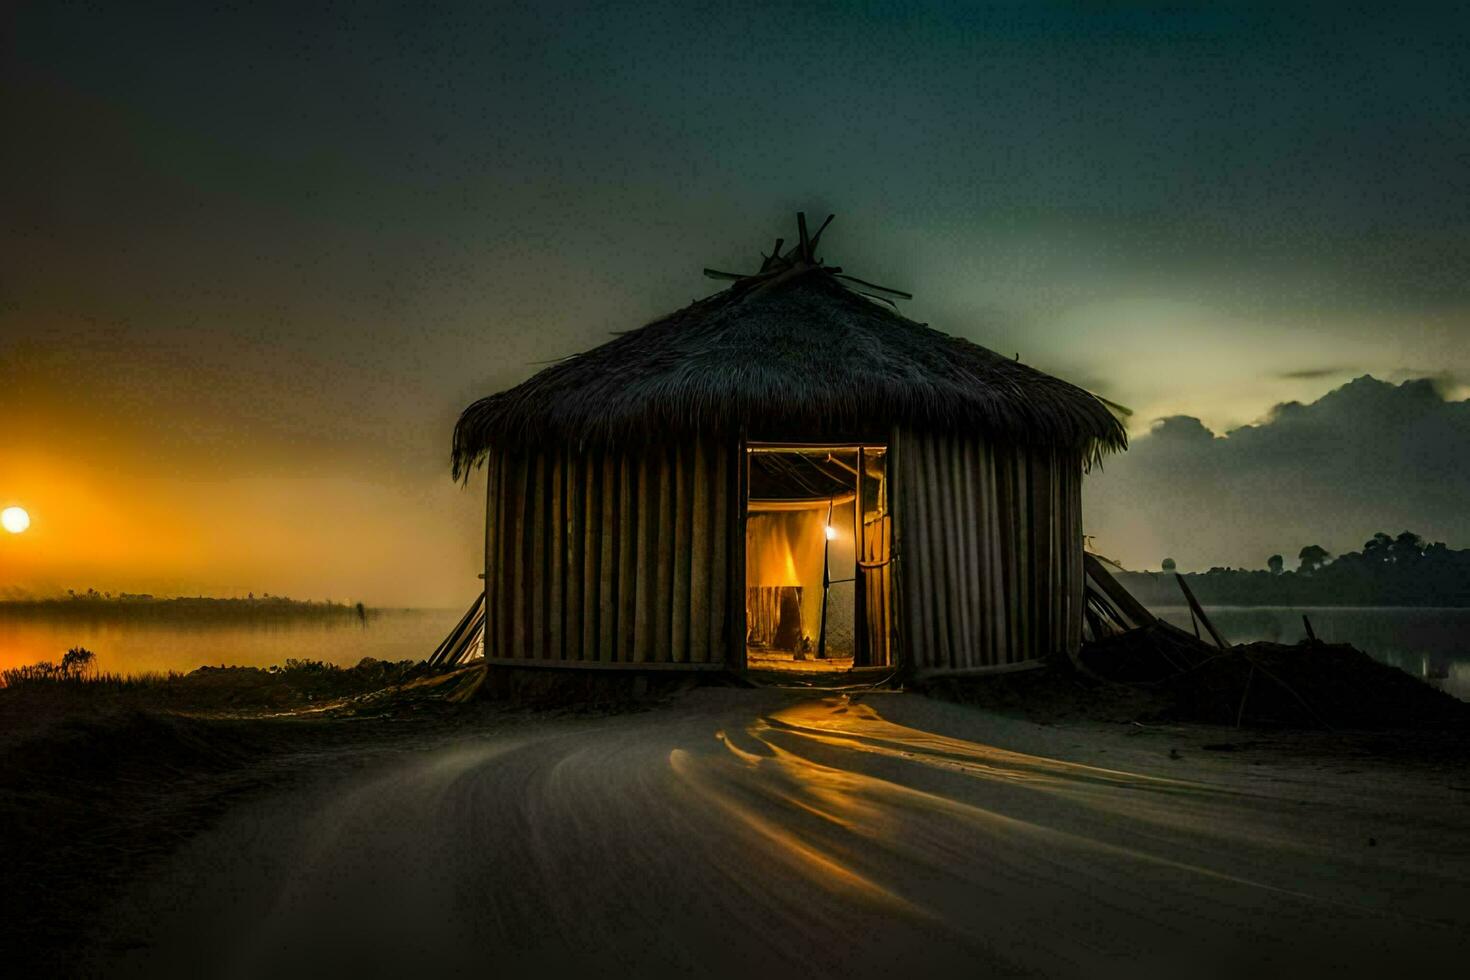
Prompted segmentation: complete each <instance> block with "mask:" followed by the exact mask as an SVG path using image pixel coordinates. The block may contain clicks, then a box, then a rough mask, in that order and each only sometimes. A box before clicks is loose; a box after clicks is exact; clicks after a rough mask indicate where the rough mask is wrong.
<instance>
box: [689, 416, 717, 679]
mask: <svg viewBox="0 0 1470 980" xmlns="http://www.w3.org/2000/svg"><path fill="white" fill-rule="evenodd" d="M693 455H694V459H693V469H692V471H691V475H690V486H689V498H690V499H689V508H690V524H689V660H690V661H691V662H693V663H708V662H709V659H710V655H709V650H710V643H709V639H710V627H709V618H710V601H709V600H710V595H709V589H710V521H711V518H712V517H713V516H714V515H713V514H712V513H711V508H710V472H709V454H708V452H707V451H706V444H705V441H704V440H702V439H701V440H698V441H696V442H695V443H694V453H693Z"/></svg>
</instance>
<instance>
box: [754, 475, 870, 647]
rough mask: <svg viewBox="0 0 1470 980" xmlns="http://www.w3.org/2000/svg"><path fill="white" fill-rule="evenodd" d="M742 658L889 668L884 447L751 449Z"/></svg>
mask: <svg viewBox="0 0 1470 980" xmlns="http://www.w3.org/2000/svg"><path fill="white" fill-rule="evenodd" d="M746 460H747V466H748V468H749V469H748V476H747V480H748V484H747V485H748V487H749V492H748V495H747V507H746V521H745V621H746V662H747V664H748V665H749V666H751V667H756V668H767V669H798V670H846V669H850V668H852V667H854V666H879V667H881V666H886V665H887V664H888V662H889V661H888V657H889V651H890V646H891V645H890V643H889V642H888V635H887V631H888V628H889V620H888V588H887V556H888V553H889V550H890V549H889V545H888V536H889V533H890V532H889V523H888V517H887V496H888V494H887V485H886V483H887V481H886V467H885V463H886V451H885V449H884V448H883V447H877V446H754V447H751V448H750V449H749V450H748V451H747V454H746Z"/></svg>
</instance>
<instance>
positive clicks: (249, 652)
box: [0, 607, 461, 674]
mask: <svg viewBox="0 0 1470 980" xmlns="http://www.w3.org/2000/svg"><path fill="white" fill-rule="evenodd" d="M460 615H461V612H459V611H456V610H453V609H387V610H377V611H373V612H371V613H369V615H368V618H367V621H366V623H363V622H359V620H358V619H357V617H356V615H355V614H354V615H345V614H344V615H342V616H332V617H320V616H299V617H293V616H289V615H285V616H282V615H275V616H270V615H263V616H261V617H258V618H249V619H240V618H236V617H232V618H230V619H227V620H210V619H208V618H198V619H192V620H179V619H172V618H160V619H143V618H138V617H134V616H122V615H117V616H109V615H107V613H106V611H105V610H103V611H100V612H99V613H98V614H97V615H88V616H84V617H78V616H69V615H64V616H58V615H48V614H47V613H46V612H45V611H43V610H42V611H38V610H34V609H25V610H21V609H14V608H12V609H5V608H3V607H0V669H3V668H9V667H16V666H19V665H21V664H30V663H36V662H37V661H41V660H52V661H54V660H58V659H60V657H61V655H62V654H63V653H65V652H66V650H67V649H68V648H69V647H74V646H84V647H86V648H87V649H89V650H91V651H93V652H94V653H96V654H97V667H98V669H99V670H102V671H107V672H115V673H122V674H136V673H143V672H147V671H178V672H181V673H184V672H188V671H191V670H194V669H195V668H197V667H201V666H205V665H214V666H219V665H221V664H228V665H230V666H246V667H266V666H270V665H271V664H279V663H282V662H283V661H285V660H287V659H292V658H294V659H299V660H324V661H326V662H328V663H333V664H338V665H340V666H351V665H353V664H356V663H357V662H358V661H360V660H362V658H364V657H373V658H376V659H378V660H395V661H396V660H409V659H413V660H421V659H423V658H424V657H426V656H428V655H429V654H430V653H432V652H433V651H434V647H435V645H436V644H438V642H439V641H440V640H442V639H443V638H444V636H445V635H446V634H448V632H449V631H450V630H451V629H452V628H453V627H454V624H455V623H456V622H457V621H458V619H459V617H460Z"/></svg>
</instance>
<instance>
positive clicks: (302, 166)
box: [0, 2, 1470, 606]
mask: <svg viewBox="0 0 1470 980" xmlns="http://www.w3.org/2000/svg"><path fill="white" fill-rule="evenodd" d="M1375 6H1377V5H1375ZM1444 6H1446V5H1434V6H1433V7H1427V6H1426V7H1424V8H1422V9H1419V8H1415V7H1413V6H1412V5H1410V6H1404V5H1399V6H1396V7H1394V8H1393V9H1391V10H1374V9H1371V8H1369V7H1362V8H1359V7H1358V5H1354V4H1350V3H1334V4H1330V5H1328V4H1324V5H1311V4H1305V5H1303V4H1291V5H1287V4H1242V5H1231V4H1211V5H1194V4H1179V3H1169V4H1162V3H1116V4H1109V3H1100V2H1075V3H1034V2H1033V3H1007V4H993V5H980V4H934V5H925V4H877V3H874V4H830V3H815V2H814V3H806V4H774V5H763V4H740V5H734V4H715V5H701V4H696V3H684V4H676V5H670V6H668V7H659V6H657V5H653V4H640V5H623V4H590V5H567V4H555V3H538V4H531V5H524V6H516V5H498V4H489V3H451V4H425V3H411V4H409V3H403V4H389V3H372V2H353V3H341V4H335V5H332V4H325V5H300V4H276V5H269V4H249V3H232V4H228V5H215V4H208V3H200V2H191V3H158V4H102V3H90V4H88V3H76V4H70V3H50V4H29V5H27V4H20V5H8V6H7V7H6V12H5V13H4V14H0V18H3V20H0V123H3V126H4V130H3V131H4V133H5V134H6V135H5V138H4V139H0V215H3V217H0V506H9V505H12V504H15V505H21V506H25V507H26V508H27V510H28V511H29V512H30V514H31V517H32V526H31V529H30V530H29V531H27V532H26V533H25V534H23V535H16V536H4V537H0V594H22V593H28V594H46V593H53V592H58V591H61V590H64V589H67V588H77V589H84V588H88V587H94V588H97V589H99V590H101V589H108V590H113V591H121V590H127V591H151V592H156V593H166V594H195V593H206V594H224V595H229V594H243V593H244V592H246V591H247V590H249V591H255V592H257V593H259V592H263V591H268V592H272V593H278V594H279V593H284V594H289V595H293V596H298V597H302V598H316V599H320V598H336V599H351V600H357V599H361V600H365V601H367V602H370V603H374V604H406V605H425V604H428V605H442V606H458V605H463V604H465V603H467V602H468V599H469V597H470V596H472V595H473V594H474V592H475V591H476V590H477V589H478V582H477V580H476V579H475V574H476V571H477V568H478V564H479V561H480V549H481V545H480V541H481V537H480V536H481V522H482V519H483V512H484V501H483V487H482V486H481V485H479V484H477V483H476V482H475V481H473V480H472V481H471V482H470V484H469V485H468V486H459V485H456V484H455V483H454V482H453V481H452V480H451V479H450V476H449V465H448V452H449V438H450V431H451V428H452V425H453V422H454V419H455V417H456V416H457V414H458V412H459V410H460V409H461V408H463V407H464V406H465V405H466V404H468V403H469V402H470V401H472V400H473V399H475V398H477V397H480V396H482V395H485V394H488V393H490V392H492V391H495V390H499V389H501V388H504V387H507V386H509V385H512V384H514V383H516V382H518V381H520V380H522V379H524V378H526V377H528V376H529V375H530V374H532V373H534V372H535V371H536V370H537V369H538V366H539V365H541V364H542V363H544V362H546V361H548V360H550V359H554V358H557V357H561V356H564V355H566V354H568V353H571V352H574V351H577V350H582V349H586V348H588V347H591V346H595V345H596V344H598V343H600V342H602V341H603V340H605V339H607V337H608V335H609V334H610V332H612V331H614V330H623V329H629V328H632V327H636V326H638V325H641V324H642V323H645V322H647V321H648V320H650V319H652V318H654V317H656V316H658V315H660V314H662V313H665V312H668V311H670V310H672V309H675V308H677V307H679V306H682V305H684V304H686V303H688V302H689V301H691V300H693V299H695V298H698V297H700V296H703V295H706V294H708V293H709V292H712V291H714V290H715V289H716V288H718V284H716V283H712V282H710V281H709V280H705V279H703V278H702V277H701V275H700V270H701V269H702V268H703V267H704V266H707V265H708V266H714V267H717V268H727V269H753V268H754V267H755V266H756V264H757V263H758V261H759V250H760V249H762V248H768V247H769V244H770V241H771V240H772V239H774V238H775V237H776V236H777V235H786V236H787V237H788V238H789V237H790V236H791V225H792V216H793V212H795V211H796V210H798V209H804V210H806V211H807V212H808V213H809V214H816V215H825V214H826V213H827V212H835V213H836V214H837V219H836V221H835V222H834V224H833V226H832V227H831V229H829V231H828V232H827V234H826V235H825V236H824V238H823V242H824V252H825V253H826V257H827V258H828V260H829V261H832V262H837V263H839V264H841V265H843V266H844V267H845V268H847V269H849V270H850V271H853V272H856V273H857V274H858V275H861V276H863V277H865V278H868V279H871V280H874V281H878V282H882V283H884V284H886V285H893V286H895V287H898V288H902V289H907V290H910V291H912V292H913V293H914V294H915V298H914V300H913V301H912V302H909V303H906V304H905V305H904V310H903V312H904V313H905V314H906V315H908V316H910V317H912V318H914V319H917V320H920V321H922V322H927V323H930V324H932V325H934V326H936V327H939V328H940V329H943V330H945V331H947V332H949V333H954V334H958V335H961V336H965V337H968V338H970V339H972V340H975V341H977V342H979V343H982V344H985V345H986V346H990V347H992V348H994V349H996V350H998V351H1003V352H1006V353H1009V354H1019V355H1020V357H1021V359H1022V360H1024V361H1026V362H1027V363H1030V364H1033V365H1035V366H1037V367H1040V368H1042V369H1044V370H1047V371H1051V372H1053V373H1056V374H1058V375H1060V376H1062V377H1064V378H1068V379H1069V380H1073V381H1075V382H1077V383H1079V384H1082V385H1084V386H1085V387H1088V388H1090V389H1091V390H1094V391H1096V392H1098V393H1100V394H1103V395H1105V396H1106V397H1108V398H1110V399H1113V400H1115V401H1117V402H1120V403H1122V404H1124V405H1126V406H1128V407H1130V408H1131V409H1132V410H1133V414H1132V415H1131V416H1130V418H1129V426H1130V428H1131V430H1132V431H1133V433H1134V436H1135V438H1134V449H1133V451H1132V452H1130V453H1129V454H1127V455H1125V456H1123V457H1119V458H1117V459H1115V460H1112V461H1110V462H1109V463H1108V464H1107V465H1106V467H1105V468H1104V470H1103V472H1102V473H1101V474H1095V475H1093V476H1091V477H1089V480H1088V490H1087V495H1088V496H1087V499H1088V501H1089V504H1088V512H1087V515H1086V517H1085V522H1086V524H1087V526H1088V532H1089V533H1090V534H1092V535H1093V536H1094V538H1095V540H1096V542H1097V546H1098V548H1099V550H1101V551H1103V552H1104V553H1110V554H1115V555H1117V556H1119V557H1121V558H1123V559H1124V560H1125V561H1127V562H1129V563H1131V564H1133V565H1135V566H1139V567H1151V566H1152V565H1154V564H1156V563H1157V561H1158V560H1160V558H1161V557H1162V556H1163V555H1164V554H1169V555H1171V556H1173V557H1175V558H1176V559H1177V560H1178V561H1179V563H1180V565H1181V567H1194V566H1198V567H1207V566H1209V565H1215V564H1235V565H1240V564H1246V563H1250V564H1252V565H1253V566H1259V565H1263V564H1264V560H1265V555H1261V554H1258V552H1260V551H1261V550H1262V548H1270V549H1272V550H1277V551H1280V550H1283V549H1285V548H1287V547H1288V546H1289V545H1291V544H1292V543H1293V542H1299V543H1300V544H1304V543H1308V540H1307V539H1311V540H1313V541H1320V543H1323V544H1324V545H1327V546H1329V547H1331V548H1334V549H1339V550H1340V549H1342V548H1345V547H1348V546H1350V545H1351V544H1352V543H1353V542H1358V541H1360V539H1362V538H1366V537H1367V536H1369V535H1370V534H1371V533H1372V532H1373V531H1374V530H1379V529H1380V527H1379V526H1378V525H1379V524H1383V523H1384V522H1388V523H1394V522H1404V521H1416V522H1418V523H1417V524H1416V525H1414V527H1415V529H1416V530H1417V529H1419V527H1420V526H1422V527H1423V528H1424V529H1425V530H1426V531H1431V532H1432V529H1433V528H1442V529H1443V530H1441V531H1439V532H1437V533H1440V534H1443V535H1450V536H1451V537H1452V538H1454V539H1453V540H1451V541H1450V543H1451V544H1452V545H1457V546H1470V528H1466V527H1465V526H1464V524H1463V522H1461V523H1456V522H1455V520H1454V507H1456V506H1458V504H1451V503H1448V502H1447V501H1446V500H1445V499H1444V494H1443V493H1438V492H1434V491H1433V488H1432V487H1430V484H1429V483H1428V481H1429V480H1431V479H1433V477H1432V476H1430V475H1425V476H1424V477H1423V479H1422V480H1421V481H1420V484H1416V485H1419V486H1421V488H1422V489H1423V492H1422V493H1419V494H1417V495H1415V496H1411V497H1410V498H1407V499H1411V500H1413V501H1415V506H1422V507H1424V508H1426V510H1425V511H1424V512H1423V514H1422V516H1420V515H1419V514H1418V513H1417V512H1414V511H1412V510H1410V512H1407V513H1406V512H1405V507H1404V506H1402V505H1403V502H1404V498H1403V495H1402V494H1400V495H1399V496H1398V497H1396V498H1395V499H1394V501H1393V506H1392V507H1388V506H1385V507H1383V508H1381V509H1375V504H1374V503H1373V500H1374V497H1373V487H1374V486H1378V484H1374V483H1372V482H1371V481H1368V482H1365V481H1364V478H1363V477H1362V473H1361V468H1355V467H1352V466H1341V467H1339V472H1338V473H1337V478H1338V479H1339V480H1340V481H1344V485H1345V486H1346V489H1343V490H1342V500H1340V501H1339V500H1338V499H1337V497H1335V496H1332V495H1328V496H1327V497H1324V498H1323V499H1322V502H1321V506H1317V507H1311V508H1302V507H1300V506H1296V505H1290V506H1288V505H1287V504H1285V503H1282V502H1281V501H1280V500H1279V499H1278V498H1279V497H1281V496H1282V494H1278V493H1277V492H1276V491H1277V488H1278V484H1277V483H1275V482H1271V481H1273V480H1281V481H1286V483H1285V485H1287V486H1289V485H1290V484H1291V481H1292V480H1296V479H1298V476H1297V475H1293V474H1299V470H1300V467H1298V468H1296V469H1294V468H1293V467H1294V466H1297V464H1296V463H1294V462H1293V461H1292V460H1291V459H1290V458H1287V459H1286V460H1284V461H1278V462H1277V463H1275V464H1273V465H1275V466H1276V467H1277V469H1275V470H1271V471H1270V472H1271V474H1273V475H1271V476H1270V477H1267V476H1259V479H1261V480H1265V481H1266V482H1265V483H1261V484H1260V485H1259V486H1258V487H1257V488H1256V489H1255V490H1253V491H1252V493H1253V494H1254V497H1252V498H1251V499H1253V500H1254V501H1255V502H1254V504H1253V505H1252V506H1251V507H1250V508H1249V510H1248V512H1246V513H1244V514H1243V515H1242V520H1244V518H1245V517H1253V518H1255V519H1256V521H1257V523H1258V524H1259V525H1260V533H1259V534H1250V535H1245V534H1241V533H1240V529H1239V527H1237V526H1232V525H1230V524H1229V523H1228V522H1227V521H1225V520H1224V519H1223V518H1220V519H1215V518H1211V519H1210V520H1204V521H1202V520H1201V519H1200V518H1199V514H1201V513H1206V514H1211V515H1221V514H1226V513H1229V514H1235V513H1237V512H1238V507H1239V501H1240V500H1241V499H1244V498H1243V497H1242V492H1240V491H1238V490H1236V489H1233V482H1232V481H1233V480H1234V471H1233V470H1232V468H1231V466H1228V465H1224V464H1223V463H1220V462H1219V460H1221V459H1230V460H1234V459H1237V458H1238V457H1237V456H1236V455H1231V454H1230V453H1219V454H1216V456H1212V457H1210V459H1211V460H1213V462H1210V463H1209V464H1208V465H1206V464H1205V463H1199V464H1198V465H1195V463H1193V462H1192V463H1191V464H1190V465H1191V466H1193V467H1194V469H1193V470H1191V472H1198V473H1205V472H1210V473H1213V474H1214V476H1213V477H1212V478H1210V479H1205V478H1203V477H1201V478H1199V479H1194V480H1192V482H1189V483H1188V485H1187V489H1188V500H1189V504H1188V505H1186V504H1184V503H1180V502H1179V501H1180V500H1183V499H1184V495H1183V494H1182V493H1181V494H1178V495H1176V497H1175V498H1171V502H1170V503H1168V504H1167V505H1159V506H1153V505H1152V504H1150V505H1149V506H1144V505H1143V504H1142V503H1139V501H1152V500H1154V499H1155V498H1156V496H1157V494H1158V493H1159V492H1160V488H1161V487H1165V488H1167V485H1168V482H1169V473H1168V471H1167V468H1166V466H1165V463H1163V462H1161V461H1163V460H1167V459H1168V458H1170V457H1169V453H1168V452H1167V451H1166V448H1167V447H1165V443H1168V442H1169V440H1170V439H1172V438H1174V437H1175V436H1179V437H1180V438H1181V439H1184V440H1186V441H1187V439H1188V438H1197V437H1198V436H1199V435H1200V432H1204V433H1207V434H1209V435H1211V436H1212V437H1223V438H1217V439H1215V440H1214V441H1215V442H1223V443H1236V442H1237V440H1238V439H1240V437H1241V436H1243V435H1244V436H1247V437H1249V435H1250V433H1255V432H1258V431H1266V432H1278V433H1279V432H1280V431H1282V430H1281V429H1279V428H1276V427H1277V426H1281V425H1284V423H1283V422H1282V417H1283V409H1281V408H1278V406H1282V405H1288V406H1289V405H1290V403H1293V402H1297V403H1300V407H1301V408H1302V409H1303V410H1306V409H1310V408H1311V407H1313V406H1314V405H1319V404H1321V400H1323V399H1324V396H1328V395H1329V394H1330V393H1332V392H1335V391H1336V390H1338V389H1341V388H1343V386H1344V385H1347V384H1348V383H1349V382H1350V381H1352V380H1353V379H1354V378H1359V377H1362V376H1364V375H1371V376H1372V377H1373V378H1374V379H1377V380H1378V381H1379V382H1382V383H1383V384H1384V385H1385V386H1390V387H1391V388H1392V390H1393V391H1395V392H1399V391H1402V390H1403V389H1402V388H1400V387H1399V386H1400V385H1403V383H1404V382H1411V381H1415V380H1418V379H1426V380H1425V381H1424V385H1425V386H1426V387H1424V388H1423V390H1424V391H1429V392H1431V394H1432V397H1433V398H1435V399H1438V400H1439V401H1440V402H1442V403H1443V404H1444V405H1447V406H1453V405H1455V404H1458V403H1460V402H1462V401H1463V400H1464V399H1465V397H1466V395H1467V394H1470V389H1467V387H1466V386H1465V381H1466V379H1470V343H1467V341H1470V276H1467V275H1466V272H1467V269H1466V242H1467V240H1470V239H1467V231H1470V182H1467V181H1466V180H1465V179H1464V174H1465V172H1466V167H1467V164H1470V59H1466V58H1464V57H1463V52H1464V50H1465V42H1466V40H1467V36H1470V16H1467V15H1466V14H1463V13H1454V12H1448V13H1447V12H1444V11H1443V10H1442V9H1441V8H1443V7H1444ZM307 8H311V9H307ZM1288 8H1289V9H1288ZM1370 387H1372V386H1370ZM1373 390H1374V391H1378V388H1373ZM1409 390H1410V392H1411V394H1412V393H1414V392H1419V393H1420V394H1421V395H1422V393H1423V392H1422V391H1421V389H1420V388H1419V387H1415V386H1414V385H1410V386H1409ZM1391 397H1392V396H1390V400H1391ZM1329 408H1331V403H1329ZM1377 409H1381V410H1383V411H1389V410H1390V409H1391V405H1389V404H1388V403H1387V402H1385V403H1384V404H1382V405H1378V406H1377ZM1284 411H1285V414H1286V415H1290V414H1291V412H1292V411H1293V410H1292V409H1290V408H1287V409H1285V410H1284ZM1321 414H1322V416H1323V419H1328V417H1329V416H1330V417H1331V418H1337V419H1339V421H1341V420H1342V419H1343V418H1346V416H1341V415H1340V413H1339V414H1333V413H1332V412H1323V413H1321ZM1164 419H1167V420H1169V421H1168V422H1161V421H1160V420H1164ZM1180 419H1192V420H1196V422H1195V426H1196V428H1194V429H1191V428H1189V425H1188V423H1187V422H1183V421H1179V420H1180ZM1323 424H1330V420H1329V421H1323ZM1344 424H1352V425H1357V426H1360V425H1361V424H1362V420H1361V418H1357V417H1354V418H1353V420H1352V421H1351V422H1350V423H1344ZM1375 431H1383V432H1385V433H1389V432H1393V431H1397V430H1393V429H1392V428H1391V426H1390V427H1389V428H1387V429H1384V428H1382V427H1380V428H1379V429H1378V430H1375ZM1460 431H1461V430H1460V429H1457V428H1456V427H1455V426H1454V425H1447V426H1444V427H1443V432H1442V433H1441V435H1443V436H1444V437H1445V438H1447V439H1450V440H1451V442H1450V443H1447V444H1444V445H1439V444H1436V445H1435V446H1434V447H1432V448H1431V449H1426V450H1424V451H1425V452H1430V451H1433V452H1452V451H1453V450H1454V447H1455V446H1457V445H1459V443H1455V442H1454V441H1453V440H1454V439H1455V438H1459V436H1458V433H1459V432H1460ZM1246 441H1248V439H1247V440H1246ZM1268 441H1269V440H1268ZM1257 442H1258V443H1259V442H1260V440H1257ZM1213 444H1214V443H1213V442H1211V443H1202V444H1201V445H1213ZM1195 448H1196V449H1199V447H1198V446H1196V447H1195ZM1262 451H1264V450H1262ZM1202 452H1205V453H1206V455H1208V453H1207V451H1204V450H1202ZM1232 452H1234V450H1232ZM1245 452H1246V451H1245V450H1240V455H1244V454H1245ZM1217 457H1218V458H1217ZM1416 458H1418V457H1416ZM1196 462H1197V461H1196ZM1303 465H1305V464H1303ZM1210 467H1214V469H1210ZM1252 472H1256V471H1254V470H1253V471H1252ZM1455 472H1458V471H1455ZM1451 475H1454V474H1451ZM1410 482H1412V480H1411V481H1410ZM1456 485H1458V484H1456ZM1094 501H1096V503H1095V504H1094V503H1093V502H1094ZM1232 508H1237V509H1232ZM1435 508H1439V509H1438V510H1435ZM1267 525H1270V526H1269V527H1267ZM1386 529H1389V530H1397V529H1398V528H1393V527H1388V528H1386ZM1276 542H1279V543H1276ZM1300 544H1297V547H1299V546H1300ZM1268 553H1269V552H1268Z"/></svg>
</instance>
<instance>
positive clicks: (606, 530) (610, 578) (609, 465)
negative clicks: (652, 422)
mask: <svg viewBox="0 0 1470 980" xmlns="http://www.w3.org/2000/svg"><path fill="white" fill-rule="evenodd" d="M620 493H621V489H620V484H619V482H618V461H617V458H616V457H615V456H613V454H611V453H604V454H603V457H602V501H601V504H602V525H601V527H600V530H601V532H602V543H601V555H600V557H601V559H602V569H601V571H602V581H601V583H600V584H599V586H598V590H597V659H598V660H606V661H611V660H614V659H616V658H617V650H618V602H619V597H620V596H621V595H622V592H621V591H620V586H621V584H622V583H621V581H620V580H619V578H618V547H619V543H620V540H621V538H620V535H621V533H622V531H621V528H620V526H619V524H618V513H619V499H620V497H619V494H620Z"/></svg>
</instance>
